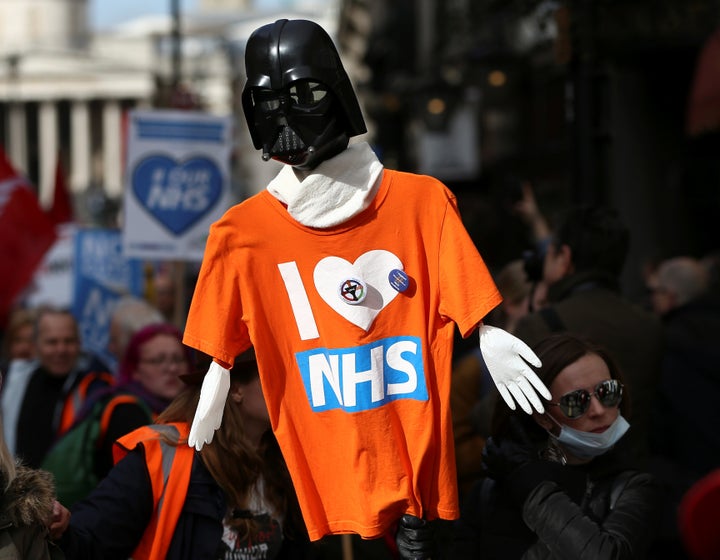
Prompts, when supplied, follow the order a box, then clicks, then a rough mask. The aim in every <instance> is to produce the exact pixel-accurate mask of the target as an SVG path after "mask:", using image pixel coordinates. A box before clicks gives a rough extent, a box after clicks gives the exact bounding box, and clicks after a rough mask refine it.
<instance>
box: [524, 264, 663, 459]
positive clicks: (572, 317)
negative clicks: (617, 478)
mask: <svg viewBox="0 0 720 560" xmlns="http://www.w3.org/2000/svg"><path fill="white" fill-rule="evenodd" d="M548 309H549V310H550V311H548ZM560 331H569V332H573V333H576V334H580V335H584V336H587V337H588V338H590V339H591V340H593V341H594V342H596V343H597V344H601V345H602V346H604V347H605V348H606V349H607V350H608V351H609V352H610V354H611V355H612V356H613V358H615V361H616V362H617V363H618V365H619V366H620V369H621V371H622V373H623V377H624V383H625V385H626V391H627V393H628V394H629V395H630V397H631V398H632V414H631V416H630V417H629V418H628V419H629V420H630V422H631V423H632V430H631V431H630V432H628V434H627V435H626V436H625V437H626V438H627V439H629V440H631V441H632V446H631V449H632V452H633V455H634V457H635V458H636V459H638V460H639V461H640V462H639V463H638V465H639V466H641V467H643V468H644V467H645V466H646V463H645V461H646V460H647V457H648V455H649V441H650V420H651V411H652V407H653V405H654V398H655V391H656V388H657V386H658V383H659V378H660V362H661V360H662V352H663V331H662V325H661V323H660V320H659V319H658V318H657V317H655V316H654V315H653V314H652V313H650V312H648V311H646V310H644V309H642V308H641V307H640V306H638V305H636V304H634V303H633V302H631V301H629V300H627V299H626V298H624V297H623V296H622V295H621V294H620V292H619V290H618V286H617V281H616V280H615V279H614V278H611V277H609V276H608V275H606V274H605V273H602V272H594V271H586V272H582V273H578V274H573V275H570V276H566V277H565V278H563V279H561V280H560V281H558V282H556V283H555V284H553V285H552V286H550V288H549V291H548V306H547V309H540V310H539V311H536V312H534V313H530V314H529V315H526V316H525V317H523V318H522V319H521V320H520V321H519V322H518V325H517V328H516V330H515V333H514V334H515V335H516V336H517V337H518V338H520V339H521V340H523V341H524V342H525V343H527V344H528V345H529V346H533V345H535V344H537V343H538V342H539V341H540V340H542V339H543V338H545V337H547V336H548V335H550V334H552V333H553V332H560Z"/></svg>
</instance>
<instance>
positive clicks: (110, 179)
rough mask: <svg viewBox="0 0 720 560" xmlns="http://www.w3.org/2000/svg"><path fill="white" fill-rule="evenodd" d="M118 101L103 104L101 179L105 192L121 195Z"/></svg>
mask: <svg viewBox="0 0 720 560" xmlns="http://www.w3.org/2000/svg"><path fill="white" fill-rule="evenodd" d="M120 121H121V112H120V103H119V102H118V101H115V100H112V99H108V100H107V101H105V104H104V105H103V179H104V187H105V194H107V195H108V196H110V197H112V198H116V197H119V196H120V195H122V192H123V186H122V161H121V160H122V127H121V122H120Z"/></svg>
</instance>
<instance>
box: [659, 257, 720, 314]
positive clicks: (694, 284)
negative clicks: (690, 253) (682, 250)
mask: <svg viewBox="0 0 720 560" xmlns="http://www.w3.org/2000/svg"><path fill="white" fill-rule="evenodd" d="M708 281H709V278H708V272H707V269H706V268H705V267H704V266H703V265H702V263H701V262H700V261H699V260H697V259H694V258H692V257H674V258H671V259H668V260H666V261H663V262H662V263H660V266H659V267H658V271H657V282H658V285H659V287H661V288H663V289H665V290H667V291H668V292H670V293H672V294H674V295H675V299H676V302H677V305H683V304H685V303H687V302H689V301H691V300H693V299H695V298H696V297H698V296H699V295H701V294H702V293H703V292H705V291H706V290H707V288H708Z"/></svg>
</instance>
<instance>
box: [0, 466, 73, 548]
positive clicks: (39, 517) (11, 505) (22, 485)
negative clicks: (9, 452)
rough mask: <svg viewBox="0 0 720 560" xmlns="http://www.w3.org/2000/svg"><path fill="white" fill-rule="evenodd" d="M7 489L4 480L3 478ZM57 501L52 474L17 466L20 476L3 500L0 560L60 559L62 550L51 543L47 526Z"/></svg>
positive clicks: (0, 501)
mask: <svg viewBox="0 0 720 560" xmlns="http://www.w3.org/2000/svg"><path fill="white" fill-rule="evenodd" d="M0 484H1V485H2V488H5V485H6V483H5V479H4V477H2V476H0ZM54 500H55V488H54V486H53V480H52V475H51V474H50V473H48V472H45V471H41V470H35V469H29V468H26V467H22V466H21V467H18V470H17V476H16V477H15V478H14V479H13V481H12V482H11V483H10V486H9V487H8V488H5V489H4V491H2V496H1V497H0V504H1V506H0V560H48V559H52V560H59V559H62V558H64V556H63V554H62V552H61V551H60V549H59V548H58V547H57V546H55V545H54V544H53V543H51V542H50V541H49V538H48V531H47V528H46V525H45V524H46V523H47V522H48V521H49V520H50V518H51V516H52V511H53V502H54Z"/></svg>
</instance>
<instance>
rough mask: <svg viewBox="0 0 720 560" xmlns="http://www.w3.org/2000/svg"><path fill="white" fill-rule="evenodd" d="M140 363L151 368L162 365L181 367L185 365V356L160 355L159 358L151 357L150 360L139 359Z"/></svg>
mask: <svg viewBox="0 0 720 560" xmlns="http://www.w3.org/2000/svg"><path fill="white" fill-rule="evenodd" d="M140 363H143V364H149V365H151V366H162V365H173V366H177V365H181V364H184V363H186V361H185V356H179V355H170V356H166V355H164V354H161V355H160V356H153V357H152V358H141V359H140Z"/></svg>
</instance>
